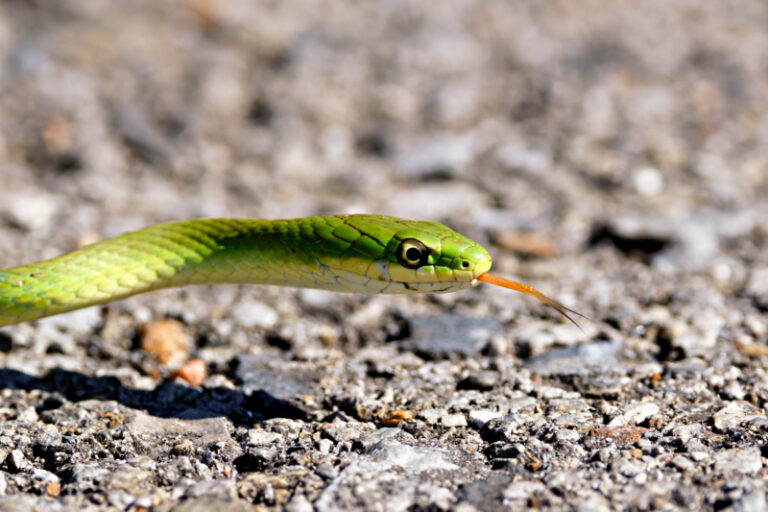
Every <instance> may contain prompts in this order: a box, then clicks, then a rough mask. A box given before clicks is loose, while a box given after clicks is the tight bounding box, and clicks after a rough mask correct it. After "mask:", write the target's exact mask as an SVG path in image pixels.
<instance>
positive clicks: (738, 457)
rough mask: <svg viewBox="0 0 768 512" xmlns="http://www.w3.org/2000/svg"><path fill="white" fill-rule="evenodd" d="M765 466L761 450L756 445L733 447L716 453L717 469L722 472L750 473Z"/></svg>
mask: <svg viewBox="0 0 768 512" xmlns="http://www.w3.org/2000/svg"><path fill="white" fill-rule="evenodd" d="M762 468H763V461H762V459H761V457H760V450H759V449H758V448H757V447H756V446H751V447H748V448H732V449H730V450H723V451H720V452H716V453H715V470H716V471H719V472H722V473H726V474H728V473H739V474H743V475H749V474H753V473H757V472H758V471H760V470H761V469H762Z"/></svg>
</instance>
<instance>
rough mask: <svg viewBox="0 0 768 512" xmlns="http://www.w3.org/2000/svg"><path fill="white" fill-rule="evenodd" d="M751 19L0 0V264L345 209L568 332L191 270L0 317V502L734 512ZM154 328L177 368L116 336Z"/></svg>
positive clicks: (135, 340)
mask: <svg viewBox="0 0 768 512" xmlns="http://www.w3.org/2000/svg"><path fill="white" fill-rule="evenodd" d="M766 26H768V7H766V5H765V3H764V2H758V1H752V0H744V1H741V2H737V3H733V2H731V3H726V2H698V1H692V0H691V1H689V0H682V1H677V2H667V1H663V0H649V1H646V2H632V1H629V0H621V1H614V2H598V1H592V0H561V1H548V2H525V1H507V0H451V1H447V2H441V4H440V7H439V8H437V7H436V6H435V5H433V4H432V3H430V2H422V1H418V0H413V1H411V0H402V1H392V2H354V1H346V0H341V1H338V2H321V1H317V0H309V1H306V2H261V1H259V2H254V1H246V0H226V1H213V0H173V1H167V2H155V1H150V0H135V1H133V2H114V1H108V0H88V1H82V0H55V1H54V0H37V1H34V2H4V3H2V4H0V57H1V58H0V71H2V73H0V91H2V94H0V176H2V182H0V244H1V245H2V247H3V250H2V251H1V252H0V268H3V267H6V266H12V265H14V264H19V263H22V262H29V261H32V260H35V259H41V258H47V257H51V256H54V255H56V254H59V253H61V252H63V251H66V250H70V249H74V248H76V247H78V246H79V245H82V244H86V243H89V242H92V241H94V240H97V239H99V238H102V237H107V236H111V235H114V234H117V233H120V232H123V231H126V230H130V229H134V228H139V227H142V226H144V225H147V224H152V223H156V222H161V221H165V220H171V219H181V218H189V217H199V216H249V217H291V216H299V215H306V214H318V213H331V212H361V211H366V212H378V213H388V214H394V215H399V216H403V217H410V218H420V219H421V218H425V219H432V220H438V221H443V222H446V223H448V224H450V225H451V226H453V227H455V228H456V229H458V230H460V231H462V232H464V233H466V234H467V235H469V236H471V237H473V238H475V239H477V240H478V241H481V242H482V243H484V244H486V245H487V246H488V248H489V250H490V251H491V252H492V253H493V255H494V259H495V264H494V267H495V269H496V271H497V272H498V273H500V274H502V275H510V276H515V277H518V278H520V279H521V280H523V281H528V282H530V283H531V284H533V285H536V286H537V287H539V288H541V289H542V290H544V291H546V292H547V293H549V294H551V295H553V296H555V297H557V298H558V299H560V300H561V301H563V302H564V303H565V304H566V305H568V306H569V307H573V308H574V309H577V310H578V311H580V312H582V313H584V314H586V315H588V316H589V317H591V318H592V319H593V322H583V323H582V330H580V329H578V328H576V327H574V326H572V325H570V324H567V323H565V322H563V321H562V320H561V319H560V318H558V316H557V315H556V314H555V313H553V312H552V311H549V310H547V309H545V308H543V307H542V306H541V305H539V304H537V303H535V302H533V301H531V300H528V299H526V298H523V297H519V296H516V295H514V294H511V293H510V292H508V291H505V290H501V289H492V288H490V287H489V286H481V287H478V288H476V289H473V290H471V291H466V292H463V293H459V294H453V295H441V296H434V297H407V298H405V297H383V296H374V297H360V296H351V295H333V294H328V293H325V292H317V291H309V290H304V291H296V290H289V289H276V288H266V287H234V286H220V287H213V288H197V289H184V290H170V291H163V292H157V293H154V294H150V295H146V296H142V297H137V298H132V299H129V300H126V301H123V302H119V303H116V304H112V305H109V306H106V307H101V308H92V309H88V310H84V311H80V312H76V313H72V314H69V315H63V316H60V317H54V318H50V319H45V320H41V321H39V322H36V323H33V324H27V325H18V326H13V327H9V328H4V329H2V330H0V359H1V360H2V363H1V364H2V370H0V510H33V509H38V510H52V511H57V510H61V511H63V510H73V509H75V508H80V509H83V510H94V511H97V510H98V511H101V510H105V511H106V510H150V509H151V510H155V511H169V512H170V511H176V512H179V511H187V510H212V511H217V512H225V511H240V510H253V508H254V506H257V507H259V509H260V510H285V511H293V512H304V511H307V512H308V511H312V510H370V511H377V510H395V511H397V510H403V511H405V510H456V511H462V512H471V511H475V510H498V509H499V508H501V507H507V508H510V509H522V508H524V507H536V508H537V509H543V510H578V511H603V510H605V511H607V510H620V509H630V510H648V509H663V510H696V509H702V510H713V509H714V510H733V511H737V510H743V511H763V510H765V509H766V493H765V485H764V481H765V473H766V469H765V465H766V462H767V459H766V456H768V451H767V449H766V440H768V418H767V417H766V401H768V374H767V373H766V370H765V365H766V363H767V362H768V348H767V347H768V320H766V316H765V314H766V310H767V309H768V222H767V221H766V219H768V201H767V200H766V199H768V169H766V157H765V155H766V154H768V131H767V130H766V126H768V80H767V79H766V78H767V77H766V71H765V62H768V33H766V31H765V27H766ZM156 321H161V322H170V323H172V324H173V325H177V326H179V332H183V333H184V336H185V340H186V341H185V343H184V348H183V352H182V351H174V354H176V352H178V353H180V354H182V356H183V357H187V356H188V357H194V358H197V359H200V360H202V361H204V363H205V365H206V368H207V373H208V377H207V378H206V380H205V381H204V382H203V383H202V385H201V386H200V387H190V386H188V385H187V384H186V383H185V382H183V381H181V380H180V379H175V380H167V379H166V378H168V377H170V376H172V375H173V374H172V370H173V368H169V367H166V366H164V365H163V364H162V362H161V361H159V360H158V358H157V357H153V356H151V355H149V354H147V353H144V352H142V351H141V350H140V349H139V346H140V345H141V339H142V335H141V326H142V325H146V324H150V325H152V324H151V322H156ZM154 325H157V324H154ZM181 326H183V328H182V327H181Z"/></svg>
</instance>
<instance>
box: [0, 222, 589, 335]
mask: <svg viewBox="0 0 768 512" xmlns="http://www.w3.org/2000/svg"><path fill="white" fill-rule="evenodd" d="M490 268H491V257H490V255H489V254H488V251H486V250H485V249H484V248H483V247H482V246H480V245H478V244H477V243H475V242H473V241H472V240H470V239H469V238H467V237H465V236H463V235H460V234H459V233H456V232H455V231H453V230H451V229H450V228H448V227H446V226H444V225H442V224H438V223H436V222H425V221H412V220H405V219H399V218H396V217H388V216H384V215H328V216H316V217H305V218H300V219H285V220H265V219H197V220H187V221H180V222H171V223H167V224H159V225H156V226H151V227H147V228H144V229H140V230H138V231H134V232H130V233H125V234H122V235H118V236H116V237H113V238H109V239H107V240H103V241H101V242H98V243H95V244H93V245H89V246H86V247H83V248H81V249H78V250H76V251H73V252H70V253H67V254H63V255H61V256H58V257H56V258H53V259H50V260H46V261H41V262H39V263H32V264H29V265H23V266H20V267H15V268H10V269H6V270H0V326H4V325H10V324H15V323H18V322H26V321H30V320H35V319H38V318H42V317H46V316H50V315H56V314H59V313H65V312H67V311H72V310H75V309H79V308H84V307H87V306H93V305H96V304H104V303H107V302H111V301H114V300H118V299H123V298H125V297H130V296H132V295H136V294H139V293H144V292H149V291H152V290H158V289H161V288H169V287H175V286H184V285H193V284H196V285H202V284H218V283H256V284H268V285H283V286H294V287H303V288H320V289H325V290H333V291H339V292H357V293H418V292H429V293H439V292H451V291H456V290H462V289H466V288H470V287H472V286H475V285H477V284H478V283H479V282H486V283H491V284H495V285H498V286H503V287H505V288H510V289H512V290H516V291H520V292H523V293H527V294H529V295H532V296H534V297H536V298H537V299H539V300H540V301H542V302H544V303H545V304H547V305H549V306H551V307H553V308H555V309H556V310H557V311H559V312H560V313H562V314H563V315H564V316H565V317H566V318H568V319H569V320H571V321H572V322H573V319H572V318H571V317H570V316H569V315H568V313H569V312H570V313H574V314H577V315H578V313H576V312H575V311H573V310H570V309H568V308H566V307H565V306H563V305H561V304H559V303H558V302H556V301H554V300H552V299H550V298H549V297H547V296H545V295H544V294H542V293H541V292H539V291H538V290H535V289H533V288H531V287H530V286H527V285H525V284H522V283H518V282H515V281H509V280H507V279H504V278H501V277H497V276H494V275H492V274H489V273H488V270H489V269H490ZM574 323H575V322H574Z"/></svg>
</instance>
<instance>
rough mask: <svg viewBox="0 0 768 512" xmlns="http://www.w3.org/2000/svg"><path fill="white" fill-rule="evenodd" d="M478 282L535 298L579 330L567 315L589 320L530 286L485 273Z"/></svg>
mask: <svg viewBox="0 0 768 512" xmlns="http://www.w3.org/2000/svg"><path fill="white" fill-rule="evenodd" d="M477 280H478V281H482V282H483V283H488V284H492V285H495V286H501V287H502V288H508V289H510V290H514V291H516V292H521V293H525V294H527V295H531V296H532V297H536V298H537V299H538V300H539V301H541V302H543V303H544V304H546V305H547V306H549V307H551V308H553V309H554V310H556V311H557V312H558V313H560V314H561V315H563V316H564V317H565V318H567V319H568V321H570V322H571V323H572V324H573V325H575V326H576V327H578V328H579V329H581V326H580V325H579V324H577V323H576V321H575V320H574V319H573V318H572V317H571V315H569V314H568V313H571V314H573V315H576V316H580V317H581V318H585V319H587V320H589V319H588V318H587V317H586V316H584V315H582V314H581V313H579V312H578V311H574V310H572V309H570V308H567V307H565V306H563V305H562V304H560V303H559V302H557V301H556V300H553V299H550V298H549V297H547V296H546V295H544V294H543V293H541V292H540V291H539V290H537V289H536V288H533V287H531V286H528V285H527V284H523V283H518V282H517V281H510V280H509V279H505V278H503V277H499V276H495V275H493V274H489V273H488V272H486V273H485V274H480V275H479V276H477Z"/></svg>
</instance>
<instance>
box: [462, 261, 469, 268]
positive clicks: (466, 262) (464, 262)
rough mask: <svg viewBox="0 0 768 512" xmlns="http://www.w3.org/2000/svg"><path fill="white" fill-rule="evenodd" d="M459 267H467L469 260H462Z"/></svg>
mask: <svg viewBox="0 0 768 512" xmlns="http://www.w3.org/2000/svg"><path fill="white" fill-rule="evenodd" d="M461 268H469V262H468V261H467V260H464V261H462V262H461Z"/></svg>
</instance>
